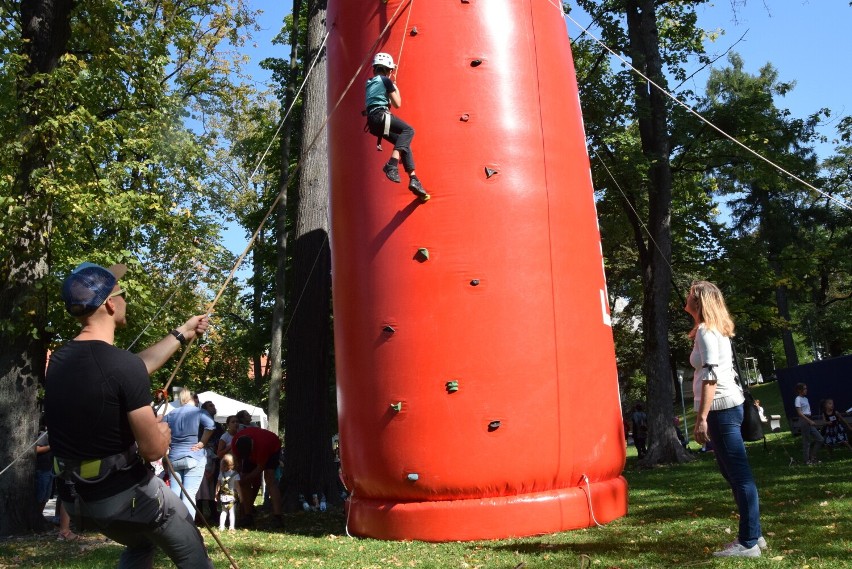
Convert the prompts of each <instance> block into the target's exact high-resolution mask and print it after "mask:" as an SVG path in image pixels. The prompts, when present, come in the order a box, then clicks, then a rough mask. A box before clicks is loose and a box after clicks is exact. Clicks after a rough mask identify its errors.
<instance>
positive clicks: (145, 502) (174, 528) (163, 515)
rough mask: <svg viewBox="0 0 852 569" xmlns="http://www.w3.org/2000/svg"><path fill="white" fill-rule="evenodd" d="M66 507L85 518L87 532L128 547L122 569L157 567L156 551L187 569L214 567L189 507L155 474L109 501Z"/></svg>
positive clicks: (74, 514) (66, 504)
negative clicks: (103, 536)
mask: <svg viewBox="0 0 852 569" xmlns="http://www.w3.org/2000/svg"><path fill="white" fill-rule="evenodd" d="M78 505H79V510H78ZM63 506H65V507H66V508H67V510H68V513H69V514H70V515H71V517H72V519H73V518H74V516H80V517H82V519H83V521H85V522H87V524H86V525H87V527H91V528H93V529H98V530H99V531H100V532H101V533H103V534H104V535H105V536H107V537H108V538H110V539H111V540H113V541H116V542H118V543H121V544H122V545H125V546H126V548H125V550H124V552H123V553H122V554H121V558H120V559H119V563H118V567H119V569H141V568H149V567H152V566H153V564H154V554H155V553H156V550H157V547H159V548H160V549H162V550H163V552H165V554H166V555H168V556H169V558H171V560H172V561H173V562H174V563H175V565H177V566H178V567H180V568H182V569H196V568H198V569H210V568H212V567H213V563H212V562H211V561H210V558H209V557H208V556H207V549H206V547H205V546H204V540H203V539H202V538H201V534H200V533H199V532H198V528H196V527H195V522H194V521H193V520H192V519H191V518H190V517H189V512H188V511H187V509H186V506H184V505H183V503H182V502H181V501H180V499H179V498H178V497H177V496H175V494H174V493H173V492H171V491H170V490H169V489H168V488H167V487H166V484H165V483H164V482H163V481H162V480H160V479H159V478H157V477H156V476H154V474H153V473H149V475H148V477H147V479H145V480H143V481H142V482H140V483H139V485H137V486H134V487H133V488H130V489H128V490H125V491H123V492H120V493H118V494H116V495H114V496H111V497H109V498H104V499H102V500H93V501H87V502H83V501H82V500H79V499H78V500H77V501H75V502H63Z"/></svg>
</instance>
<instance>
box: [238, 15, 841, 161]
mask: <svg viewBox="0 0 852 569" xmlns="http://www.w3.org/2000/svg"><path fill="white" fill-rule="evenodd" d="M732 2H736V3H741V0H716V1H715V2H712V3H707V4H705V5H702V6H700V7H699V9H698V13H699V24H700V25H701V26H702V27H704V29H707V30H717V29H722V30H724V31H725V34H724V35H722V36H721V37H720V38H719V39H718V40H717V41H716V42H715V43H713V44H708V52H709V53H710V54H713V53H717V54H721V53H723V52H724V51H725V50H727V49H728V48H729V47H730V46H731V45H732V44H734V43H735V42H737V40H739V38H740V37H741V36H743V34H745V37H744V38H743V39H742V41H740V42H739V43H737V45H736V46H735V47H734V50H735V51H737V52H738V53H739V54H740V55H741V56H742V57H743V59H744V62H745V67H746V70H747V71H748V72H751V73H757V72H758V70H759V69H760V67H761V66H763V65H764V64H766V63H767V62H771V63H772V64H773V65H774V66H775V68H776V69H778V71H779V77H780V79H781V80H782V81H791V80H795V81H796V88H795V89H793V91H792V92H791V93H789V94H788V95H787V96H786V97H784V98H783V99H781V100H780V101H778V102H777V104H778V105H779V106H781V107H787V108H789V109H790V110H791V111H792V113H793V116H796V117H805V116H807V115H809V114H811V113H813V112H815V111H816V110H818V109H819V108H821V107H828V108H830V109H832V111H833V117H835V118H836V117H841V116H843V115H847V114H852V100H850V98H852V73H850V72H849V68H850V65H849V63H848V61H847V60H848V58H849V57H850V54H852V33H850V28H852V7H850V6H849V0H747V2H746V5H745V6H744V7H739V8H738V9H737V11H736V13H734V11H733V10H732V8H731V4H732ZM569 4H571V5H573V6H574V9H573V10H572V12H571V16H572V17H573V18H574V19H575V20H577V21H578V22H579V23H580V24H581V25H584V26H585V25H588V24H589V22H590V21H591V19H590V18H589V17H588V16H586V15H585V14H584V13H583V12H582V11H581V10H579V9H578V8H576V3H575V2H574V1H571V2H569ZM249 5H250V6H251V7H252V9H255V10H263V14H262V15H261V17H260V25H261V27H262V30H261V31H259V32H257V33H255V34H254V40H253V42H250V44H249V45H247V46H246V47H245V49H244V50H243V51H244V52H245V53H246V54H247V55H249V56H250V58H251V60H252V61H253V62H259V61H260V60H262V59H263V58H264V57H269V56H270V55H278V56H281V57H287V56H288V55H289V48H288V47H287V46H274V45H272V43H271V39H272V37H273V36H275V34H276V33H278V30H279V29H280V28H281V22H282V21H283V19H284V17H285V16H286V15H287V14H289V13H290V11H291V10H292V2H291V1H290V0H249ZM566 22H567V26H568V33H569V34H570V35H571V36H572V37H575V36H578V35H579V34H580V30H579V28H578V27H577V26H576V25H575V24H574V23H573V22H571V21H570V20H567V19H566ZM725 64H726V60H725V58H722V59H721V60H719V62H717V65H718V66H722V65H725ZM696 67H697V66H696ZM250 70H251V72H252V74H253V75H254V77H255V79H256V81H258V82H259V83H261V84H268V82H269V76H268V74H267V73H266V72H264V71H263V70H262V69H259V68H257V67H254V66H252V67H250ZM706 78H707V74H706V73H703V74H698V75H697V76H696V78H695V79H694V80H693V81H694V84H693V85H691V87H692V88H693V89H694V90H695V91H697V92H701V91H703V89H704V82H705V81H706ZM823 132H824V134H826V135H828V136H832V135H833V127H832V126H831V125H828V126H827V127H826V128H825V129H824V130H823ZM830 150H831V146H828V147H824V148H821V151H823V152H829V151H830Z"/></svg>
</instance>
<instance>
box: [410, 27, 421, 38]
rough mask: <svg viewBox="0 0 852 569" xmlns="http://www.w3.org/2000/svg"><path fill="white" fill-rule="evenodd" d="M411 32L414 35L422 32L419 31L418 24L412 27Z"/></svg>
mask: <svg viewBox="0 0 852 569" xmlns="http://www.w3.org/2000/svg"><path fill="white" fill-rule="evenodd" d="M409 33H410V34H411V35H413V36H416V35H417V34H419V33H420V32H418V31H417V26H414V27H413V28H411V32H409Z"/></svg>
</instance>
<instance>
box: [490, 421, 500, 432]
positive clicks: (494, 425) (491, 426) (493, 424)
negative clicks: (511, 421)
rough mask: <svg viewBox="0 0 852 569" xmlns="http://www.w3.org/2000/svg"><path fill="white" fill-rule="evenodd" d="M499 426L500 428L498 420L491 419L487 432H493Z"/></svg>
mask: <svg viewBox="0 0 852 569" xmlns="http://www.w3.org/2000/svg"><path fill="white" fill-rule="evenodd" d="M499 428H500V421H491V422H490V423H488V432H489V433H491V432H494V431H496V430H497V429H499Z"/></svg>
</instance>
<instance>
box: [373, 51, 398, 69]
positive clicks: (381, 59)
mask: <svg viewBox="0 0 852 569" xmlns="http://www.w3.org/2000/svg"><path fill="white" fill-rule="evenodd" d="M376 65H381V66H382V67H387V68H388V69H393V68H394V67H396V66H395V65H394V64H393V57H391V54H389V53H384V52H380V53H377V54H376V56H375V57H374V58H373V67H375V66H376Z"/></svg>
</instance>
